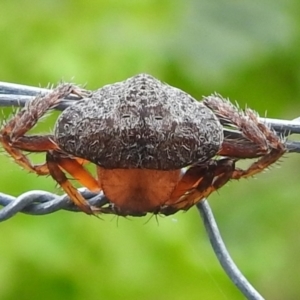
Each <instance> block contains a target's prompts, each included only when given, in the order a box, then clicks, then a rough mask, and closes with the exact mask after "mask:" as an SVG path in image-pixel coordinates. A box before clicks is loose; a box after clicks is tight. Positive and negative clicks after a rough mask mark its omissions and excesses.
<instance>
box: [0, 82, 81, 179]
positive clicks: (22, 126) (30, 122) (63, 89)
mask: <svg viewBox="0 0 300 300" xmlns="http://www.w3.org/2000/svg"><path fill="white" fill-rule="evenodd" d="M72 92H73V93H74V92H75V93H77V94H78V93H79V92H80V90H79V89H78V88H76V87H74V86H73V85H71V84H62V85H60V86H58V87H57V88H56V89H55V90H53V91H52V92H50V93H49V94H47V95H44V96H42V95H41V96H38V97H36V98H34V99H33V100H31V101H29V102H28V103H26V105H25V107H24V108H23V109H21V110H20V111H19V112H18V113H17V114H16V115H15V116H14V117H13V118H12V119H11V120H9V121H8V122H7V123H6V124H5V126H4V127H3V128H2V129H1V130H0V143H1V144H2V146H3V148H4V149H5V150H6V152H7V153H8V154H9V155H10V156H11V157H12V158H13V159H14V160H15V162H16V163H17V164H19V165H20V166H22V167H23V168H24V169H26V170H28V171H31V172H34V173H37V174H38V175H47V174H49V171H48V168H47V166H46V165H41V166H39V165H33V164H32V163H31V162H30V161H29V159H28V158H27V157H26V156H25V155H24V154H23V153H22V151H31V152H43V151H48V150H50V149H57V148H58V147H57V145H56V144H55V143H54V142H53V140H52V139H51V136H45V137H43V136H33V137H26V136H24V134H25V133H26V132H28V131H29V130H30V129H31V128H33V127H34V125H35V124H36V123H37V122H38V120H39V119H40V118H41V117H42V116H43V115H45V113H46V112H47V111H49V110H50V109H52V108H53V107H55V106H56V105H57V104H58V103H59V102H60V100H61V99H62V98H64V97H66V96H68V95H69V94H70V93H72ZM16 148H18V149H16Z"/></svg>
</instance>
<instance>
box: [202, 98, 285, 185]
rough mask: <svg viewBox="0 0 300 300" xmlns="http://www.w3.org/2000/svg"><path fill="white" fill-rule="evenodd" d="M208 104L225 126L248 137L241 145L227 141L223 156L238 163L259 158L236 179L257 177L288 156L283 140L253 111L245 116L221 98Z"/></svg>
mask: <svg viewBox="0 0 300 300" xmlns="http://www.w3.org/2000/svg"><path fill="white" fill-rule="evenodd" d="M204 103H205V104H206V105H207V106H208V107H209V108H210V109H212V110H213V111H214V113H215V114H216V115H217V116H218V118H219V119H220V121H221V123H223V124H224V125H229V126H234V127H236V128H237V129H238V130H239V131H241V132H242V134H243V136H244V139H243V140H240V141H239V140H230V139H225V140H224V142H223V145H222V147H221V149H220V151H219V152H218V154H219V155H222V156H227V157H233V158H237V159H242V158H257V157H259V159H258V160H257V161H256V162H254V163H253V164H252V165H250V167H249V168H248V169H246V170H241V169H238V168H237V169H236V170H235V171H234V172H233V174H232V179H240V178H243V177H249V176H253V175H255V174H257V173H259V172H261V171H262V170H263V169H265V168H267V167H269V166H270V165H271V164H273V163H274V162H276V161H277V160H278V159H279V158H280V157H281V156H282V155H283V154H284V153H285V152H286V147H285V145H284V143H283V141H282V138H281V137H280V136H278V135H276V133H275V132H274V131H273V130H272V129H271V128H269V127H268V126H267V125H266V124H264V123H262V122H260V121H259V118H258V115H257V113H255V112H254V111H253V110H251V109H246V110H245V111H244V112H243V111H241V110H239V109H238V108H237V107H235V106H234V105H233V104H232V103H230V102H229V101H227V100H224V99H222V98H221V97H218V96H210V97H207V98H205V100H204Z"/></svg>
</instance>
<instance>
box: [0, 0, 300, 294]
mask: <svg viewBox="0 0 300 300" xmlns="http://www.w3.org/2000/svg"><path fill="white" fill-rule="evenodd" d="M0 9H1V11H0V16H1V17H0V40H1V47H0V61H1V67H0V80H1V81H8V82H16V83H22V84H29V85H40V86H42V87H44V86H47V84H48V83H57V82H58V81H60V80H61V79H62V80H65V81H73V82H76V83H78V84H87V88H89V89H95V88H98V87H101V86H102V85H104V84H107V83H112V82H116V81H120V80H123V79H125V78H128V77H130V76H132V75H134V74H137V73H140V72H146V73H150V74H152V75H153V76H155V77H158V78H159V79H161V80H163V81H166V82H168V83H169V84H171V85H175V86H177V87H179V88H181V89H183V90H185V91H187V92H189V93H190V94H192V95H193V96H194V97H196V98H197V99H201V97H202V95H209V94H211V93H213V92H215V91H217V92H218V93H221V94H222V95H223V96H225V97H229V98H230V99H232V100H237V101H238V102H239V104H240V106H241V107H245V105H246V104H247V105H248V106H250V107H251V108H254V109H256V110H257V111H258V112H259V113H260V114H262V115H264V114H265V112H266V111H267V113H268V116H269V117H277V118H288V119H289V118H290V119H292V118H295V117H297V116H299V115H300V101H299V100H300V52H299V46H300V40H299V38H300V14H299V9H300V2H299V1H297V0H276V1H271V0H260V1H241V0H240V1H238V0H227V1H221V0H218V1H217V0H216V1H210V0H207V1H202V0H176V1H172V0H156V1H155V0H144V1H141V0H140V1H139V0H128V1H116V0H114V1H108V0H106V1H92V0H90V1H88V0H84V1H83V0H77V1H70V0H69V1H68V0H44V1H25V0H18V1H16V0H10V1H5V0H4V1H2V2H1V5H0ZM8 115H9V110H4V118H7V117H8ZM54 121H55V116H54V117H50V118H49V120H48V121H46V122H43V124H42V126H41V127H40V128H39V129H40V130H39V131H40V132H47V131H49V130H51V128H52V126H53V122H54ZM37 159H38V160H42V159H43V157H41V156H39V157H37ZM299 166H300V156H298V155H292V154H291V155H288V154H287V155H285V157H284V159H282V162H280V164H277V166H275V167H272V168H271V170H269V171H267V172H264V174H260V175H258V176H256V178H255V179H249V180H241V181H240V182H231V183H229V184H228V185H227V186H226V187H224V188H223V189H222V190H221V191H220V192H219V193H216V194H214V195H212V196H211V197H210V203H211V206H212V207H213V210H214V213H215V216H216V218H217V221H218V224H219V226H220V229H221V232H222V234H223V237H224V240H225V242H226V244H227V246H228V249H229V251H230V253H231V255H232V257H233V258H234V260H235V262H236V263H237V265H238V266H239V267H240V269H241V270H242V271H243V273H244V274H245V275H246V277H247V278H248V279H249V280H250V281H251V282H252V283H253V285H254V286H255V287H256V288H257V289H258V290H259V291H260V292H261V293H262V294H263V295H264V296H265V297H266V298H267V299H299V298H300V296H299V295H300V284H299V281H300V279H299V278H300V271H299V267H300V262H299V252H300V236H299V230H300V204H299V203H298V198H299V193H300V187H299V179H300V174H299V172H298V170H299ZM33 189H42V190H48V191H51V192H58V193H60V191H59V190H58V189H57V188H56V187H55V183H54V181H53V180H52V179H51V178H42V177H39V178H38V177H37V176H36V175H33V174H27V172H26V171H23V170H21V169H20V168H19V167H18V166H17V165H16V164H14V163H13V162H12V161H11V159H9V158H8V157H7V156H6V155H4V154H2V155H1V156H0V191H1V192H4V193H9V194H12V195H15V196H16V195H19V194H21V193H23V192H25V191H28V190H33ZM0 253H1V256H0V299H5V300H6V299H45V300H46V299H76V300H77V299H243V297H242V296H241V294H240V293H239V291H238V290H237V289H236V288H235V286H234V285H233V284H232V283H231V282H230V280H229V279H228V278H227V276H226V275H225V274H224V272H223V270H222V269H221V267H220V266H219V264H218V262H217V260H216V258H215V255H214V253H213V252H212V250H211V247H210V244H209V241H208V238H207V236H206V234H205V232H204V229H203V226H202V223H201V220H200V218H199V215H198V212H197V210H196V209H195V208H194V209H191V210H190V211H189V212H187V213H177V214H176V215H174V216H170V217H165V218H163V217H158V218H157V219H156V218H151V217H150V216H149V217H145V218H140V219H139V218H129V219H124V218H117V217H112V216H104V217H103V218H102V220H99V219H97V218H94V217H89V216H86V215H84V214H82V213H77V214H76V213H68V212H63V211H62V212H58V213H55V214H52V215H47V216H43V217H33V216H27V215H22V214H19V215H16V216H15V217H13V218H12V219H10V220H8V221H6V222H3V223H2V224H1V234H0Z"/></svg>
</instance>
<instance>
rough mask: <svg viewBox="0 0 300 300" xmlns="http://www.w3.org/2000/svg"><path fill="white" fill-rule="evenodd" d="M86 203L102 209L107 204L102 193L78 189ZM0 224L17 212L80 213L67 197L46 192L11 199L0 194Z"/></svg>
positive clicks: (33, 213)
mask: <svg viewBox="0 0 300 300" xmlns="http://www.w3.org/2000/svg"><path fill="white" fill-rule="evenodd" d="M78 190H79V192H80V193H81V195H82V196H83V197H84V198H85V199H86V201H87V202H88V203H89V204H90V205H91V206H93V207H102V206H103V205H105V204H107V203H108V200H107V198H106V197H105V196H104V195H103V193H99V194H95V193H92V192H90V191H89V190H87V189H85V188H80V189H78ZM0 206H3V208H1V209H0V222H3V221H5V220H7V219H10V218H11V217H13V216H14V215H15V214H17V213H18V212H22V213H25V214H29V215H45V214H51V213H53V212H56V211H58V210H61V209H63V210H68V211H73V212H82V211H81V210H80V209H79V208H78V207H77V206H76V205H74V203H73V202H72V201H71V200H70V198H69V197H68V195H66V194H65V195H62V196H59V195H56V194H53V193H50V192H46V191H40V190H33V191H29V192H26V193H24V194H21V195H20V196H18V197H13V196H11V195H8V194H4V193H0Z"/></svg>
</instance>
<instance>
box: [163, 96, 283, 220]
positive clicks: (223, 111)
mask: <svg viewBox="0 0 300 300" xmlns="http://www.w3.org/2000/svg"><path fill="white" fill-rule="evenodd" d="M204 103H205V104H206V105H207V106H208V107H209V108H211V109H212V110H213V111H214V113H215V114H216V115H217V116H218V118H219V119H220V121H221V123H222V124H223V125H227V126H231V127H234V128H236V129H238V130H239V131H240V132H241V133H242V134H243V139H242V140H225V141H224V143H223V145H222V148H221V149H220V151H219V153H218V154H219V155H221V156H226V157H229V158H226V159H220V160H216V161H213V160H212V161H209V162H207V164H206V165H202V166H192V167H191V168H190V169H189V170H188V171H187V172H186V173H185V174H184V176H183V178H182V179H181V181H180V182H179V183H178V185H177V187H176V189H175V190H174V191H173V193H172V195H171V199H170V200H169V201H168V202H167V203H166V205H165V206H164V207H163V208H162V209H161V211H160V212H161V213H164V214H172V213H174V212H176V211H177V210H180V209H182V210H187V209H189V208H190V207H191V206H193V205H194V204H196V203H197V202H199V201H201V200H202V199H203V198H206V197H208V196H209V195H210V194H211V193H212V192H214V191H216V190H217V189H219V188H221V187H222V186H223V185H224V184H226V183H227V182H228V181H229V180H230V179H240V178H246V177H250V176H253V175H255V174H257V173H259V172H261V171H262V170H264V169H266V168H268V167H269V166H270V165H271V164H273V163H275V162H276V161H277V160H278V159H280V157H281V156H282V155H283V154H284V153H285V152H286V148H285V145H284V143H283V142H282V140H281V139H280V137H279V136H277V135H276V134H275V133H274V132H273V131H272V130H271V129H270V128H269V127H268V126H266V125H265V124H263V123H261V122H260V121H259V118H258V115H257V114H256V113H255V112H253V111H252V110H250V109H246V110H245V112H242V111H240V110H239V109H237V108H236V107H235V106H233V105H232V104H231V103H230V102H229V101H227V100H224V99H222V98H220V97H218V96H211V97H207V98H205V100H204ZM230 157H232V158H230ZM257 157H259V159H258V160H257V161H256V162H254V163H253V164H251V165H250V167H249V168H247V169H246V170H242V169H239V168H236V167H235V161H237V160H238V159H243V158H257Z"/></svg>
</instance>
